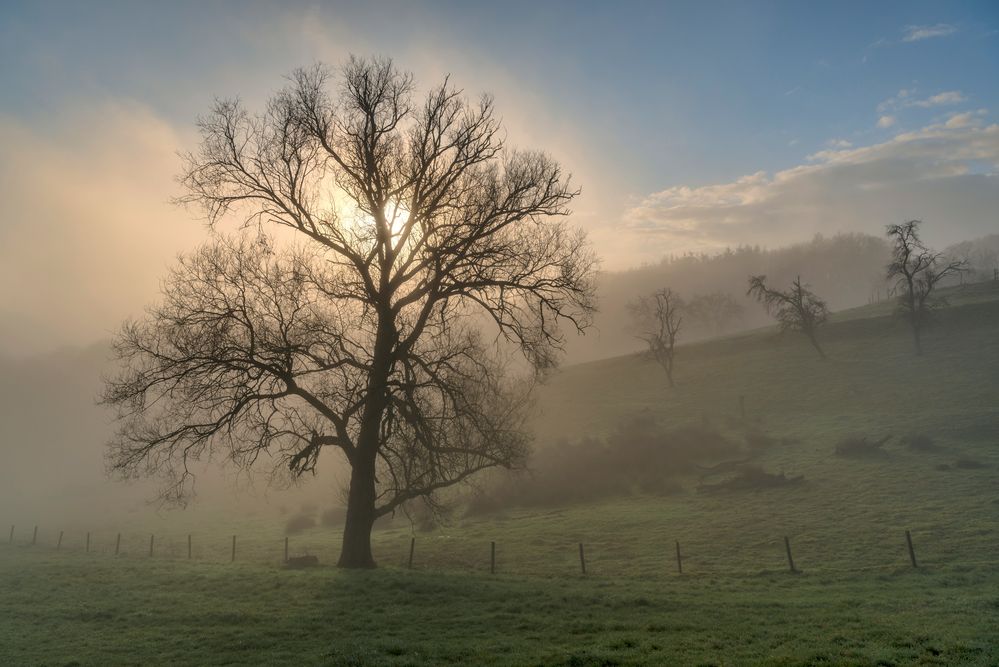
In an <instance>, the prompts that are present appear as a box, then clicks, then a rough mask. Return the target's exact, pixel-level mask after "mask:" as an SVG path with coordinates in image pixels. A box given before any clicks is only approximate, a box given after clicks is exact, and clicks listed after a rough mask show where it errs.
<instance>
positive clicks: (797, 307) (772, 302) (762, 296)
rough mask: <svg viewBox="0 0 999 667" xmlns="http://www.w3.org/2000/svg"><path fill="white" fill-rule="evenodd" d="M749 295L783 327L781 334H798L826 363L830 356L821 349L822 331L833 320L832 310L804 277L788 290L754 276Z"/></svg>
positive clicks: (761, 277) (799, 277) (795, 281)
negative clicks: (803, 337)
mask: <svg viewBox="0 0 999 667" xmlns="http://www.w3.org/2000/svg"><path fill="white" fill-rule="evenodd" d="M746 294H748V295H750V296H752V297H754V298H755V299H756V300H757V301H759V302H760V303H762V304H763V305H764V306H765V307H766V309H767V312H768V313H770V315H772V316H773V317H774V318H775V319H776V320H777V323H778V324H779V326H780V330H781V331H797V332H800V333H802V334H804V335H805V336H806V337H807V338H808V341H809V342H810V343H811V344H812V347H814V348H815V351H816V352H818V353H819V356H820V357H822V358H823V359H825V357H826V353H825V352H824V351H823V350H822V346H821V345H819V339H818V330H819V327H820V326H822V325H823V324H825V323H826V320H828V319H829V309H828V308H827V307H826V302H825V301H823V300H822V299H820V298H819V297H818V296H816V295H815V293H814V292H812V291H811V290H809V289H808V286H807V285H804V284H802V282H801V276H797V277H796V278H795V279H794V282H792V283H791V288H790V289H788V290H779V289H775V288H772V287H767V277H766V276H750V277H749V291H748V292H746Z"/></svg>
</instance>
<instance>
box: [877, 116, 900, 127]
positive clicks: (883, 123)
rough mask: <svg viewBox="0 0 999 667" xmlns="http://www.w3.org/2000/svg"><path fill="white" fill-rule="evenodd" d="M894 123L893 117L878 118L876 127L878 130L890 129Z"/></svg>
mask: <svg viewBox="0 0 999 667" xmlns="http://www.w3.org/2000/svg"><path fill="white" fill-rule="evenodd" d="M895 121H896V118H895V116H881V117H880V118H878V127H880V128H885V127H891V126H892V125H894V124H895Z"/></svg>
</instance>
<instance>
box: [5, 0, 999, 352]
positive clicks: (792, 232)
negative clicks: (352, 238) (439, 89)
mask: <svg viewBox="0 0 999 667" xmlns="http://www.w3.org/2000/svg"><path fill="white" fill-rule="evenodd" d="M471 4H472V3H461V2H456V3H428V4H421V3H416V2H410V3H405V4H402V3H400V4H392V3H346V4H340V3H303V4H285V5H283V6H282V7H275V6H266V5H264V4H253V3H248V2H238V3H237V2H232V3H224V2H215V3H193V2H192V3H155V4H154V3H139V2H128V3H80V2H74V3H65V4H62V3H46V2H39V3H27V2H25V3H13V2H4V3H2V5H0V198H2V201H3V208H2V218H0V355H6V356H24V355H28V354H35V353H40V352H44V351H46V350H50V349H52V348H54V347H58V346H63V345H71V344H72V345H78V344H87V343H89V342H91V341H94V340H98V339H101V338H105V337H107V336H108V335H109V334H110V333H111V332H112V331H113V330H114V329H115V328H116V327H117V325H118V324H119V323H120V321H121V320H122V319H123V318H125V317H128V316H130V315H136V314H138V313H139V312H140V311H141V308H142V306H143V304H145V303H147V302H149V301H151V300H152V299H154V298H155V295H156V292H157V288H158V281H159V279H160V277H161V276H162V275H163V274H164V269H165V267H166V266H167V265H168V264H169V263H170V262H171V261H172V259H173V257H174V256H175V255H176V254H177V253H178V252H181V251H183V250H186V249H190V248H192V247H193V246H195V245H196V244H198V243H199V242H200V241H201V240H203V239H204V238H205V236H206V231H205V229H204V227H203V225H202V223H201V222H199V221H197V220H195V219H194V218H193V215H194V214H193V213H191V212H188V211H185V210H183V209H179V208H176V207H174V206H172V205H171V204H169V200H170V198H171V197H172V196H175V195H177V194H179V191H178V189H177V185H176V183H175V181H174V180H173V177H174V175H175V174H176V172H177V171H178V159H177V157H176V151H178V150H182V149H186V148H192V147H193V146H194V145H195V142H196V133H195V131H194V121H195V118H196V116H197V115H198V114H199V113H203V112H205V111H207V110H208V108H209V106H210V104H211V102H212V99H213V98H214V97H216V96H223V97H224V96H233V95H239V96H241V97H242V98H243V99H244V100H245V101H246V102H247V104H248V106H249V107H251V108H259V107H260V106H261V104H262V102H263V100H264V99H265V98H266V96H267V94H268V93H269V92H271V91H273V90H274V89H275V88H278V87H280V86H281V84H282V78H281V77H282V76H283V75H285V74H286V73H288V72H289V71H290V70H292V69H293V68H294V67H296V66H299V65H305V64H309V63H312V62H314V61H317V60H319V61H325V62H328V63H330V64H337V63H338V62H340V61H342V60H343V59H344V58H345V57H346V56H347V54H349V53H356V54H358V55H388V56H391V57H393V58H395V59H396V60H397V62H398V63H399V64H400V65H401V66H402V67H404V68H406V69H409V70H411V71H413V72H414V73H415V74H416V77H417V81H418V82H419V83H422V84H423V85H424V86H426V85H429V84H431V83H436V82H437V81H439V79H440V78H441V77H442V76H443V75H444V74H446V73H451V74H452V76H453V80H454V81H455V82H456V83H457V84H458V85H460V86H461V87H463V88H464V89H465V90H466V91H468V93H469V94H473V95H477V94H478V93H479V92H483V91H488V92H491V93H493V94H494V95H495V96H496V101H497V106H498V108H499V111H500V113H501V114H502V116H503V119H504V122H505V126H506V128H507V130H508V133H509V143H510V144H512V145H520V146H525V147H532V148H543V149H546V150H548V151H549V152H551V153H552V154H554V155H555V156H556V157H557V158H558V159H559V160H561V161H562V162H563V163H564V164H565V165H566V167H567V168H568V169H569V170H570V171H572V172H573V174H574V175H575V181H576V183H577V184H578V185H579V186H581V187H582V189H583V195H582V197H580V199H579V200H578V202H577V203H576V205H575V207H574V208H575V211H576V215H575V220H576V221H577V222H578V224H580V225H582V226H584V227H585V228H586V229H588V230H589V231H590V234H591V237H592V238H593V240H594V241H595V243H596V244H597V246H598V249H599V251H600V253H601V255H602V256H603V259H604V262H603V266H604V267H605V268H608V269H617V268H625V267H628V266H633V265H636V264H640V263H643V262H649V261H654V260H655V259H657V258H658V257H661V256H662V255H664V254H669V253H681V252H685V251H691V250H694V251H700V250H707V251H710V250H716V249H722V248H724V247H726V246H730V245H739V244H746V243H749V244H761V245H766V246H776V245H781V244H785V243H789V242H794V241H801V240H807V239H809V238H811V237H812V236H813V235H814V234H815V233H816V232H818V231H823V232H825V233H833V232H836V231H862V232H868V233H875V234H877V233H880V232H881V230H882V229H883V226H884V225H885V224H887V223H890V222H900V221H902V220H904V219H907V218H912V217H918V218H922V219H924V220H925V221H926V224H925V236H926V238H927V240H929V241H930V242H931V243H933V244H936V245H946V244H948V243H952V242H955V241H959V240H963V239H966V238H972V237H976V236H982V235H984V234H987V233H994V232H999V187H997V186H999V124H997V112H999V85H997V80H999V77H997V75H996V73H997V72H999V3H996V2H994V1H987V2H979V3H972V2H965V3H959V2H949V3H940V2H913V1H908V2H898V3H893V2H878V3H868V2H863V3H855V4H852V5H851V3H843V2H837V3H826V4H825V6H823V7H819V6H817V3H812V2H807V3H805V2H797V3H790V2H789V3H749V2H732V3H708V2H698V3H694V2H685V3H669V5H668V6H662V5H664V4H665V3H601V4H597V3H593V4H586V3H582V2H573V3H555V2H537V1H536V0H535V1H533V2H528V3H522V4H518V3H509V2H502V3H500V2H497V3H477V4H476V6H474V7H473V6H471ZM167 5H169V6H167ZM202 5H205V6H202Z"/></svg>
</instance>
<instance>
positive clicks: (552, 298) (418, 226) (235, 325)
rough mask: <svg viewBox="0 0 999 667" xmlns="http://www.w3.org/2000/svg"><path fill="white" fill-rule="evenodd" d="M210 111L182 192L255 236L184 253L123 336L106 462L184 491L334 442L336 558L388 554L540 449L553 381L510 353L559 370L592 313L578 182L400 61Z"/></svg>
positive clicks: (170, 494) (489, 111)
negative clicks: (403, 519) (572, 207)
mask: <svg viewBox="0 0 999 667" xmlns="http://www.w3.org/2000/svg"><path fill="white" fill-rule="evenodd" d="M199 124H200V129H201V135H202V136H201V145H200V148H199V149H198V151H196V152H194V153H191V154H189V155H187V156H186V158H185V168H184V171H183V174H182V175H181V182H182V183H183V185H184V186H185V188H186V190H187V194H186V195H185V196H183V197H182V198H181V201H182V202H184V203H188V204H193V205H196V206H199V207H200V208H201V209H202V210H203V211H204V213H205V215H206V216H207V219H208V222H209V224H210V226H211V228H212V229H213V230H216V229H217V227H218V226H219V225H221V224H222V223H223V220H225V219H229V218H235V219H236V220H237V221H239V222H240V223H241V224H240V226H239V229H240V231H239V232H237V233H235V234H234V235H230V236H226V235H223V234H220V233H216V234H215V236H214V238H213V239H212V240H211V241H210V242H209V243H208V244H207V245H206V246H204V247H203V248H201V249H200V250H198V251H197V252H195V253H193V254H191V255H189V256H187V257H184V258H182V259H181V261H180V263H179V265H178V266H176V267H175V268H174V269H173V270H172V271H171V273H170V274H169V277H168V278H167V280H166V282H165V285H164V292H163V301H162V302H161V303H160V304H158V305H156V306H154V307H152V308H151V309H150V310H149V312H148V314H147V316H146V317H145V318H143V319H142V320H139V321H134V322H128V323H126V324H125V325H124V326H123V328H122V330H121V332H120V334H119V335H118V337H117V339H116V341H115V350H116V351H117V355H118V358H119V359H120V360H121V361H122V362H123V368H124V370H123V371H122V372H121V373H120V374H119V375H118V376H116V377H114V378H112V379H109V380H108V381H107V384H106V387H105V393H104V400H105V401H106V402H107V403H109V404H111V405H114V406H116V407H117V408H118V415H119V429H118V431H117V436H116V438H115V439H114V441H113V442H112V443H111V445H110V449H109V459H110V464H111V467H112V468H113V469H114V470H116V471H118V472H119V473H121V474H124V475H149V474H159V475H163V476H164V477H165V478H166V481H167V484H166V486H165V488H164V498H165V499H167V500H174V501H183V499H184V498H185V497H186V496H187V494H188V493H189V492H190V491H191V484H192V482H193V477H192V474H191V471H190V469H189V467H188V464H189V463H190V462H191V461H196V460H200V459H204V458H207V457H212V458H225V459H227V460H229V461H231V462H233V463H235V464H236V465H240V466H252V465H254V464H255V463H257V462H258V461H264V460H268V459H269V460H274V461H276V462H277V464H278V465H280V466H284V467H286V468H287V469H288V470H290V471H291V473H292V474H293V475H301V474H303V473H305V472H313V473H314V472H315V470H316V465H317V463H318V461H319V459H320V455H321V454H322V453H323V452H326V451H329V450H333V451H337V452H340V453H341V454H342V455H343V456H344V457H345V459H346V461H347V462H348V463H349V465H350V469H351V476H350V485H349V489H348V492H347V515H346V524H345V527H344V539H343V547H342V551H341V555H340V560H339V564H340V566H342V567H372V566H374V559H373V557H372V553H371V542H370V533H371V528H372V524H373V522H374V521H375V520H376V519H377V518H378V517H380V516H382V515H385V514H388V513H392V512H394V511H396V510H397V509H398V508H400V506H402V505H403V504H404V503H406V502H407V501H411V500H414V499H418V498H423V499H426V500H427V501H428V502H430V503H435V502H437V493H438V492H439V491H440V490H441V489H443V488H445V487H447V486H450V485H453V484H456V483H458V482H461V481H462V480H465V479H467V478H468V477H469V476H470V475H472V474H474V473H476V472H477V471H479V470H482V469H484V468H488V467H491V466H503V467H514V466H518V465H520V464H522V462H523V461H524V458H525V455H526V451H527V448H528V444H529V438H528V435H527V433H526V431H525V429H524V428H523V426H524V418H525V408H526V406H527V403H528V398H527V397H528V392H529V389H530V387H529V386H527V385H529V384H531V383H532V382H533V379H532V377H536V374H535V375H534V376H531V374H529V373H528V374H526V375H525V374H523V373H521V374H520V375H525V378H526V379H523V380H521V379H518V375H517V373H516V372H515V368H514V367H513V366H512V365H511V364H512V363H513V360H512V358H511V357H510V355H509V354H508V352H509V350H510V348H511V347H512V348H514V349H519V351H520V352H522V355H523V357H524V358H525V359H526V360H527V361H528V362H529V363H530V366H531V367H533V368H534V369H536V370H543V369H546V368H548V367H551V366H552V365H553V364H554V363H555V362H556V360H557V357H558V354H559V352H560V350H561V348H562V346H563V343H564V340H565V338H564V336H565V333H564V330H565V329H566V328H568V329H569V330H571V331H575V330H580V331H581V330H583V329H584V328H585V327H586V326H588V324H589V321H590V318H591V315H592V312H593V310H594V306H593V299H594V296H593V276H594V271H595V257H594V254H593V252H592V250H591V248H590V246H589V244H588V242H587V241H586V239H585V236H584V235H583V234H582V233H581V232H579V231H575V230H573V229H572V228H570V227H569V226H567V224H566V223H565V221H564V216H566V215H567V214H568V212H569V211H568V208H567V207H568V204H569V202H570V201H571V200H572V199H573V197H574V196H575V195H576V194H577V190H575V189H574V188H573V187H572V186H571V185H570V183H569V179H568V177H567V176H565V175H564V174H563V172H562V170H561V168H560V167H559V165H558V164H557V163H556V162H554V161H553V160H552V159H551V158H549V157H548V156H546V155H545V154H543V153H539V152H531V151H513V150H506V149H505V148H504V146H503V141H502V140H501V139H500V136H501V135H500V132H501V128H500V123H499V122H498V120H497V119H496V118H495V115H494V110H493V102H492V100H491V98H489V97H488V96H483V97H482V98H480V99H479V100H478V101H476V102H469V101H467V100H466V98H465V97H464V96H463V94H462V92H461V91H460V90H458V89H456V88H454V87H453V86H452V85H451V84H450V82H449V81H448V80H447V79H445V80H444V82H443V83H442V84H441V85H439V86H437V87H436V88H433V89H432V90H431V91H430V92H429V93H428V94H426V95H425V96H424V97H422V99H419V100H417V97H416V94H415V92H414V85H413V79H412V77H411V76H410V75H409V74H407V73H404V72H402V71H400V70H399V69H398V68H397V67H396V66H395V65H394V64H393V63H392V62H391V61H388V60H360V59H356V58H351V59H350V61H349V62H348V63H346V65H345V66H344V67H343V68H342V70H341V72H340V73H339V75H338V76H335V75H334V74H333V73H332V72H331V71H330V70H328V69H326V68H324V67H321V66H316V67H313V68H310V69H300V70H298V71H296V72H295V73H294V74H293V75H292V76H291V78H290V83H289V85H288V86H287V87H286V88H284V89H283V90H281V91H280V92H278V93H277V94H276V95H274V96H273V97H272V98H271V99H270V101H269V102H268V103H267V105H266V108H265V110H264V111H263V112H262V113H260V114H255V115H252V114H250V113H248V112H247V111H246V110H245V109H244V108H243V106H242V105H241V104H240V103H239V102H238V101H235V100H222V101H218V102H217V103H216V104H215V105H214V108H213V109H212V112H211V113H210V114H209V115H208V116H207V117H205V118H203V119H201V120H200V123H199ZM289 232H290V233H289ZM279 236H280V238H278V237H279ZM566 325H568V326H567V327H566ZM490 329H491V330H492V332H493V333H492V334H490V333H489V331H490Z"/></svg>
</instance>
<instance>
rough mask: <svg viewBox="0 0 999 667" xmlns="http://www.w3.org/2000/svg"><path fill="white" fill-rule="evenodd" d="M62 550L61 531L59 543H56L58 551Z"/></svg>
mask: <svg viewBox="0 0 999 667" xmlns="http://www.w3.org/2000/svg"><path fill="white" fill-rule="evenodd" d="M60 549H62V531H61V530H60V531H59V541H58V542H56V551H59V550H60Z"/></svg>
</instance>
